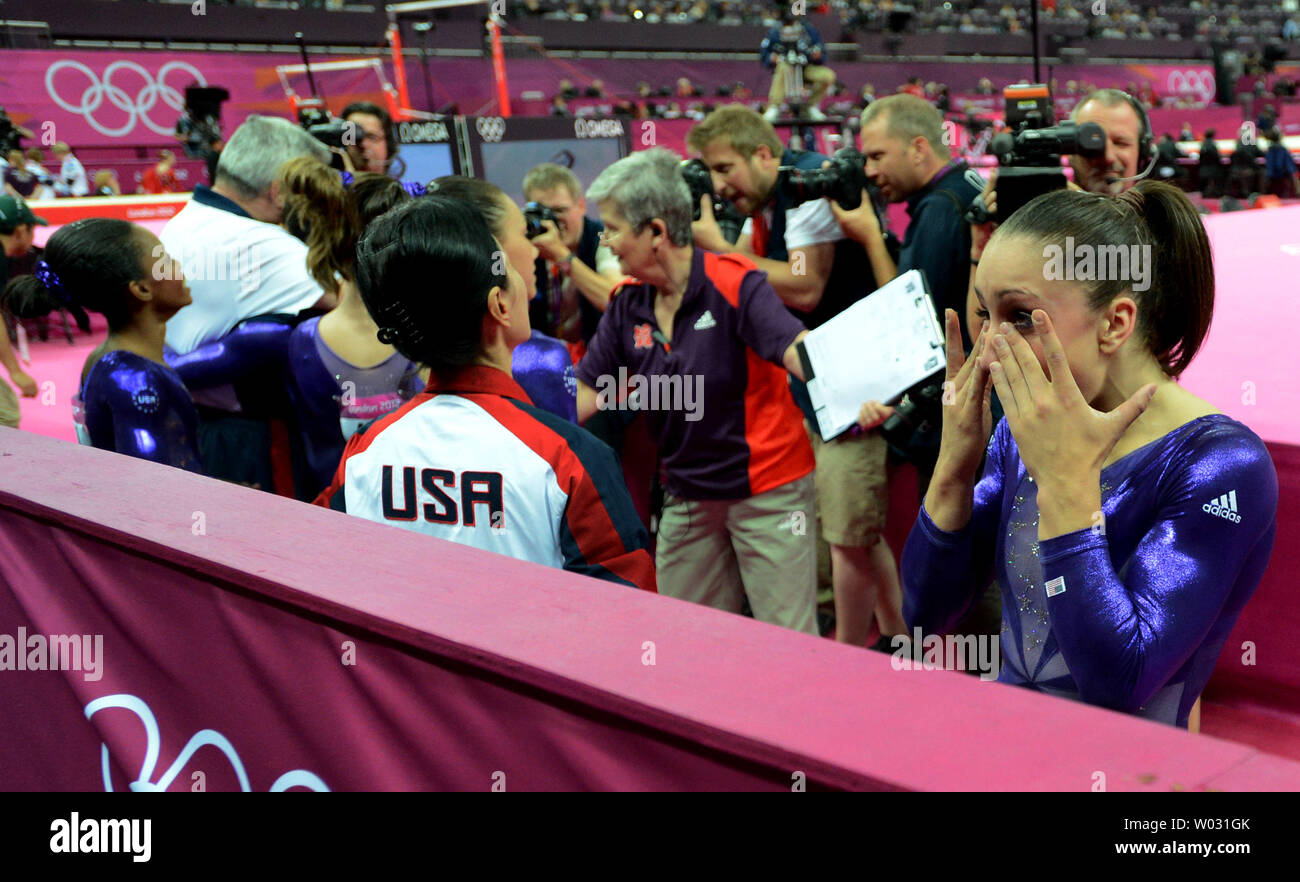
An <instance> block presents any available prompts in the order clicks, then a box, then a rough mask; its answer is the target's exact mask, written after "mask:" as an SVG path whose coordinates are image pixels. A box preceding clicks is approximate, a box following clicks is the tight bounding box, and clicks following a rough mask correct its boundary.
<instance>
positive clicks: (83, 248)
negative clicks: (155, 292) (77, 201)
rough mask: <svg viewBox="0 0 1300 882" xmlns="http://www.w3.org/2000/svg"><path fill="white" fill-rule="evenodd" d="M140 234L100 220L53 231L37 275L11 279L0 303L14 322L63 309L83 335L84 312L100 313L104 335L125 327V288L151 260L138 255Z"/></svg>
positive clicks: (130, 227)
mask: <svg viewBox="0 0 1300 882" xmlns="http://www.w3.org/2000/svg"><path fill="white" fill-rule="evenodd" d="M140 232H141V231H140V230H139V228H137V227H136V226H135V224H133V223H130V222H129V221H124V220H116V219H112V218H103V217H93V218H84V219H82V220H79V221H75V222H73V223H70V224H68V225H67V226H64V227H61V228H59V229H58V230H55V232H54V234H53V235H52V236H50V241H49V242H47V243H46V245H45V253H44V255H43V256H42V258H41V261H38V264H37V265H38V267H39V272H38V273H37V274H35V275H21V276H18V277H16V278H13V279H11V280H10V281H9V283H8V284H7V285H5V288H4V292H3V294H0V302H2V303H3V305H4V307H5V308H6V309H7V310H9V312H11V313H12V314H13V315H14V316H16V317H18V318H35V317H38V316H43V315H48V314H49V313H51V312H53V311H54V310H56V309H67V310H68V311H69V312H71V313H72V314H73V316H74V317H75V318H76V320H77V324H78V325H79V326H80V327H81V328H82V329H83V330H84V329H87V328H89V320H88V319H87V317H86V313H85V310H87V309H89V310H93V311H95V312H98V313H102V314H103V316H104V318H106V319H107V320H108V327H109V329H110V330H113V331H118V330H121V329H122V328H124V327H126V325H127V324H128V323H129V322H130V321H131V313H132V300H133V298H132V297H131V295H130V293H129V292H128V291H127V287H128V286H129V285H130V284H131V283H132V282H135V281H138V280H140V279H143V278H145V277H146V276H148V275H149V272H148V270H146V269H145V267H146V265H148V264H149V262H150V260H151V256H150V255H148V254H144V253H143V250H142V243H141V241H140V238H139V233H140ZM157 257H158V255H156V254H155V255H152V258H157ZM41 263H44V264H45V266H44V267H41V266H40V264H41Z"/></svg>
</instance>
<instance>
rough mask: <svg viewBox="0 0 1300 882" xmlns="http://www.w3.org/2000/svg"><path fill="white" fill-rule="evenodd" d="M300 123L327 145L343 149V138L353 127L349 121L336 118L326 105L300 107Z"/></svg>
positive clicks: (310, 133)
mask: <svg viewBox="0 0 1300 882" xmlns="http://www.w3.org/2000/svg"><path fill="white" fill-rule="evenodd" d="M298 125H300V126H302V127H303V128H304V129H306V130H307V134H309V135H311V136H312V137H313V138H315V139H316V140H317V141H320V142H321V143H322V144H324V145H325V146H326V147H337V148H339V149H340V150H341V149H343V139H344V136H345V135H346V134H347V132H348V130H349V128H351V127H350V126H349V125H348V124H347V122H345V121H344V120H341V119H335V118H334V117H333V116H331V115H330V112H329V111H328V110H326V109H325V108H324V107H300V108H298Z"/></svg>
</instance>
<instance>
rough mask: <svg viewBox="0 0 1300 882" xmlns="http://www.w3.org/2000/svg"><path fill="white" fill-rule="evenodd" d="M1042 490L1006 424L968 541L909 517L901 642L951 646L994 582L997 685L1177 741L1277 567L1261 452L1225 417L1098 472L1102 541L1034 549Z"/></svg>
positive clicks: (996, 436) (1272, 505)
mask: <svg viewBox="0 0 1300 882" xmlns="http://www.w3.org/2000/svg"><path fill="white" fill-rule="evenodd" d="M1037 490H1038V488H1037V485H1036V484H1035V483H1034V481H1033V480H1032V479H1031V478H1030V477H1029V476H1028V473H1027V472H1026V470H1025V466H1024V464H1023V462H1022V461H1021V460H1020V456H1019V454H1018V452H1017V448H1016V443H1015V439H1014V438H1013V437H1012V435H1011V432H1010V430H1009V429H1008V427H1007V422H1006V420H1005V419H1004V420H1002V421H1001V422H1000V423H999V424H998V427H997V429H996V430H995V431H994V433H993V437H992V439H991V442H990V444H989V448H988V459H987V461H986V464H985V469H984V474H983V477H982V478H981V479H980V481H979V482H978V483H977V484H976V486H975V498H974V511H973V513H972V515H971V519H970V521H969V522H968V523H967V524H966V526H965V527H963V528H962V529H961V530H959V531H957V532H954V533H949V532H945V531H943V530H940V529H939V528H938V527H936V526H935V525H934V522H933V521H932V520H931V519H930V515H929V513H928V512H926V510H925V507H924V506H922V508H921V511H920V513H919V514H918V515H917V519H916V524H915V525H914V526H913V528H912V532H911V534H910V535H909V536H908V539H907V545H906V546H905V548H904V550H903V557H902V563H901V575H902V581H903V592H904V603H903V613H904V616H905V618H906V619H907V623H908V627H909V628H914V627H920V628H921V630H922V632H923V633H926V634H930V633H933V634H943V633H945V632H947V631H948V630H950V629H951V628H953V627H954V626H955V625H956V623H957V622H958V620H960V618H961V617H962V616H963V614H964V613H965V612H966V610H967V609H968V608H969V607H970V605H971V603H972V602H974V600H975V598H976V595H977V592H980V591H982V590H983V589H984V587H985V586H986V585H988V583H989V579H990V578H992V576H993V575H996V577H997V582H998V585H999V587H1000V588H1001V591H1002V610H1003V612H1002V635H1001V655H1002V672H1001V675H1000V676H999V678H998V679H999V680H1000V681H1001V682H1003V683H1013V684H1016V685H1020V686H1025V687H1028V688H1031V689H1037V690H1039V691H1041V692H1045V693H1048V694H1050V695H1057V696H1061V697H1065V698H1072V699H1075V700H1081V701H1086V702H1088V703H1091V704H1097V705H1101V706H1103V707H1108V708H1112V709H1115V710H1119V711H1124V712H1127V713H1132V714H1136V715H1137V716H1141V717H1145V718H1148V719H1152V720H1157V721H1160V722H1165V723H1170V724H1173V725H1176V726H1181V727H1183V728H1186V727H1187V717H1188V714H1189V712H1190V711H1191V708H1192V705H1193V704H1194V703H1195V702H1196V699H1197V698H1198V697H1199V696H1200V694H1201V690H1202V689H1204V687H1205V684H1206V681H1208V680H1209V678H1210V674H1211V672H1212V671H1213V669H1214V665H1215V662H1216V661H1217V659H1218V657H1219V653H1220V651H1221V650H1222V649H1223V646H1224V643H1225V641H1226V640H1227V639H1228V634H1229V632H1230V631H1231V630H1232V626H1233V624H1234V623H1235V622H1236V620H1237V617H1238V615H1240V613H1241V610H1242V608H1243V607H1244V606H1245V605H1246V601H1247V600H1249V599H1250V596H1251V594H1252V593H1254V591H1255V589H1256V587H1258V585H1259V582H1260V579H1261V578H1262V577H1263V574H1264V569H1265V567H1266V566H1267V564H1268V559H1269V555H1270V553H1271V552H1272V548H1273V540H1274V536H1275V534H1276V530H1277V504H1278V482H1277V472H1276V471H1275V469H1274V467H1273V461H1272V459H1271V458H1270V457H1269V454H1268V451H1267V449H1266V448H1265V447H1264V443H1263V442H1262V441H1261V440H1260V439H1259V437H1258V436H1257V435H1256V434H1255V433H1254V432H1252V431H1251V430H1250V429H1248V428H1247V427H1246V426H1244V425H1242V424H1241V423H1239V422H1237V421H1236V420H1233V419H1232V418H1230V417H1228V416H1225V415H1223V414H1211V415H1209V416H1203V417H1200V418H1198V419H1194V420H1192V421H1191V422H1188V423H1186V424H1184V425H1182V426H1180V427H1178V428H1177V429H1175V430H1174V431H1172V432H1170V433H1169V434H1167V435H1165V436H1164V437H1162V438H1159V439H1157V440H1155V441H1152V442H1151V443H1150V444H1147V445H1146V446H1144V447H1140V448H1138V449H1137V450H1134V451H1132V452H1131V453H1129V454H1127V455H1125V456H1123V457H1121V458H1120V459H1118V460H1116V461H1115V462H1113V463H1111V464H1110V465H1109V466H1107V467H1106V468H1105V469H1103V470H1102V472H1101V491H1102V492H1101V498H1102V511H1103V514H1104V518H1102V519H1099V525H1100V527H1098V526H1097V525H1094V527H1093V528H1089V529H1083V530H1078V531H1076V532H1073V533H1067V534H1065V535H1062V536H1056V537H1053V538H1051V539H1048V540H1046V541H1043V542H1039V541H1038V506H1037V496H1038V493H1037ZM1048 585H1050V586H1051V591H1050V593H1049V591H1048V588H1047V586H1048Z"/></svg>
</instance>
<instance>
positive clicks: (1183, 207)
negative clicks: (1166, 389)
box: [1119, 181, 1214, 377]
mask: <svg viewBox="0 0 1300 882" xmlns="http://www.w3.org/2000/svg"><path fill="white" fill-rule="evenodd" d="M1119 199H1120V200H1121V201H1123V202H1127V203H1128V204H1129V205H1131V206H1133V209H1134V210H1135V211H1136V212H1137V214H1138V215H1139V216H1140V217H1141V218H1142V219H1143V221H1144V222H1145V223H1146V227H1147V230H1148V231H1149V232H1150V235H1151V243H1152V254H1153V258H1154V261H1153V262H1154V264H1155V266H1154V267H1153V269H1152V274H1153V276H1152V277H1153V279H1154V281H1155V284H1154V285H1153V286H1152V288H1151V290H1150V291H1149V292H1148V296H1147V299H1146V303H1145V304H1143V305H1144V306H1147V309H1146V313H1147V315H1146V317H1145V321H1144V322H1143V323H1142V327H1143V330H1144V332H1145V340H1146V344H1147V348H1148V349H1150V350H1151V352H1152V353H1153V354H1154V355H1155V357H1156V360H1157V361H1159V362H1160V366H1161V367H1162V368H1164V371H1165V373H1166V374H1168V375H1169V376H1171V377H1178V376H1179V375H1180V374H1182V372H1183V371H1184V370H1186V369H1187V366H1188V365H1189V364H1191V363H1192V359H1193V358H1195V357H1196V352H1197V350H1199V349H1200V348H1201V343H1202V342H1204V340H1205V335H1206V333H1208V331H1209V329H1210V319H1211V318H1212V316H1213V315H1214V258H1213V256H1212V252H1211V250H1210V239H1209V237H1208V236H1207V235H1206V234H1205V224H1204V223H1202V222H1201V217H1200V215H1199V214H1197V212H1196V209H1195V208H1194V207H1193V206H1192V203H1191V202H1190V201H1189V200H1188V199H1187V197H1186V196H1185V195H1183V191H1181V190H1179V189H1178V188H1177V187H1173V186H1170V185H1169V184H1165V183H1161V182H1159V181H1140V182H1139V183H1138V184H1137V185H1136V186H1135V187H1133V188H1132V189H1131V190H1129V191H1128V192H1126V193H1124V194H1122V195H1121V196H1120V197H1119Z"/></svg>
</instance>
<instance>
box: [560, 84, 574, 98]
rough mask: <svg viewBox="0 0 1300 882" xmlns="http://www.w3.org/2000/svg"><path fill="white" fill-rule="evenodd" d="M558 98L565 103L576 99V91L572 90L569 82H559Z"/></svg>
mask: <svg viewBox="0 0 1300 882" xmlns="http://www.w3.org/2000/svg"><path fill="white" fill-rule="evenodd" d="M560 97H561V98H563V99H564V100H565V101H572V100H573V99H574V98H577V97H578V90H577V89H576V88H574V86H573V82H572V81H570V80H560Z"/></svg>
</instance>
